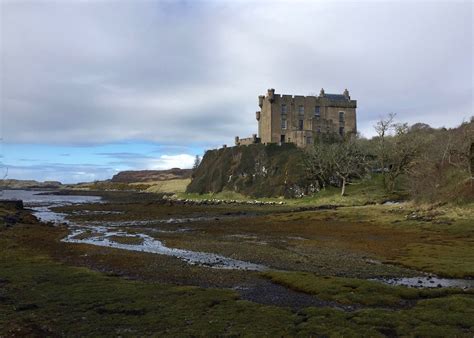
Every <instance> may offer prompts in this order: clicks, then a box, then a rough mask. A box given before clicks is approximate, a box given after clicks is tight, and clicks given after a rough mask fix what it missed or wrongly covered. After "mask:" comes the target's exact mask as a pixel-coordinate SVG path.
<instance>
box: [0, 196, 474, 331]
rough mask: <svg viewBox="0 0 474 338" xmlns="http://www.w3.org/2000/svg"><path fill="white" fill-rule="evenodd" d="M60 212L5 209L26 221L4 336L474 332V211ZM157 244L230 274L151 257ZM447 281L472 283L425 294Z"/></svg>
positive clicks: (138, 202) (142, 206)
mask: <svg viewBox="0 0 474 338" xmlns="http://www.w3.org/2000/svg"><path fill="white" fill-rule="evenodd" d="M108 194H109V195H111V194H113V193H108ZM51 209H52V210H53V211H54V212H56V213H59V214H61V215H65V216H64V217H65V220H66V221H67V222H66V223H64V222H61V223H59V224H52V223H41V222H38V221H37V220H36V219H35V218H34V217H32V216H31V212H30V211H28V210H16V209H15V210H14V209H12V208H11V206H8V205H2V207H1V208H0V212H1V216H2V219H3V220H5V219H9V220H10V219H12V217H13V218H14V219H15V222H10V223H8V225H7V223H6V222H5V221H3V223H2V226H1V227H0V229H1V230H0V247H1V248H4V249H3V250H1V251H0V335H1V336H13V335H122V336H123V335H125V336H127V335H152V334H157V335H158V334H159V335H169V336H176V335H181V336H183V335H184V336H189V335H194V336H196V335H206V336H209V335H257V336H261V335H278V336H281V335H291V336H308V335H356V336H367V335H370V336H419V335H422V336H425V335H448V336H472V335H473V333H474V310H472V309H474V290H473V288H472V278H473V277H474V257H473V255H474V241H473V226H472V223H471V220H472V216H473V213H474V212H473V208H472V205H468V206H465V207H449V206H442V207H437V208H436V209H433V208H423V207H420V206H416V205H413V204H410V203H403V204H396V205H393V204H386V205H365V206H363V205H361V206H357V205H355V206H346V207H344V206H341V207H337V208H327V209H321V210H306V209H305V208H299V207H298V208H296V207H295V206H294V205H278V206H260V205H225V204H224V205H183V204H179V203H173V202H172V201H165V200H162V199H161V198H159V197H157V196H153V195H151V194H150V195H143V196H141V197H140V198H139V199H137V198H135V197H134V196H128V195H127V194H124V193H120V196H119V195H117V196H114V197H111V198H108V197H104V198H103V200H102V201H101V202H100V203H81V204H68V205H61V206H56V207H51ZM63 223H64V224H63ZM67 238H74V239H76V241H67V240H65V239H67ZM104 240H107V242H106V243H108V244H111V245H95V244H97V243H94V241H96V242H100V243H101V244H104ZM150 241H151V242H152V243H160V245H162V246H163V247H165V248H166V250H169V252H186V253H187V252H192V253H200V254H203V255H204V256H203V257H207V256H206V255H212V257H219V261H217V262H216V263H215V264H213V263H212V262H211V263H208V262H207V261H206V260H205V259H204V260H194V261H193V260H189V259H183V258H182V257H180V256H179V255H170V254H163V253H158V252H156V253H155V252H150V251H146V250H143V251H140V250H139V248H140V246H144V244H146V243H147V242H148V243H150ZM114 243H116V244H114ZM130 248H133V249H136V250H129V249H130ZM226 260H228V262H234V263H235V262H244V263H247V264H250V265H249V266H251V267H258V268H251V269H246V268H238V267H236V268H233V267H231V266H226V262H227V261H226ZM417 278H418V279H419V280H421V281H423V283H420V285H419V287H406V286H398V285H396V283H395V284H394V283H393V281H397V280H406V279H409V280H415V281H417ZM436 278H440V280H443V279H445V280H452V279H456V280H458V281H461V284H454V285H456V286H457V287H445V286H444V285H441V284H440V285H438V284H439V283H429V282H428V284H427V286H431V284H435V285H433V287H424V286H425V284H424V281H426V280H430V279H433V280H438V279H436ZM386 281H392V285H390V284H387V283H386ZM462 281H464V282H465V283H464V284H462ZM416 284H418V283H415V286H417V285H416Z"/></svg>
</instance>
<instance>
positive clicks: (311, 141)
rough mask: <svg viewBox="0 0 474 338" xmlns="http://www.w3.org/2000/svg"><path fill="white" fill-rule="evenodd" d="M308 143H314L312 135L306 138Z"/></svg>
mask: <svg viewBox="0 0 474 338" xmlns="http://www.w3.org/2000/svg"><path fill="white" fill-rule="evenodd" d="M306 144H313V138H312V137H311V136H308V137H307V138H306Z"/></svg>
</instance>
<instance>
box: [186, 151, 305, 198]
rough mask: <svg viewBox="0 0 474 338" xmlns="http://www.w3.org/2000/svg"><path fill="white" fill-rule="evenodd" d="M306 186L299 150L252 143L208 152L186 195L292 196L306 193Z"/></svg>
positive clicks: (301, 154)
mask: <svg viewBox="0 0 474 338" xmlns="http://www.w3.org/2000/svg"><path fill="white" fill-rule="evenodd" d="M307 183H308V182H307V181H306V179H305V170H303V152H302V151H301V150H299V149H297V148H296V147H295V146H294V145H292V144H285V145H283V146H277V145H268V146H264V145H262V144H255V145H250V146H245V147H231V148H222V149H216V150H209V151H207V152H206V153H205V155H204V157H203V159H202V162H201V165H200V166H199V168H198V169H197V170H196V172H195V173H194V177H193V180H192V182H191V183H190V184H189V186H188V188H187V192H188V193H199V194H203V193H209V192H212V193H218V192H221V191H234V192H238V193H241V194H243V195H247V196H252V197H277V196H286V197H295V196H299V195H301V193H302V192H305V190H306V186H307V185H308V184H307Z"/></svg>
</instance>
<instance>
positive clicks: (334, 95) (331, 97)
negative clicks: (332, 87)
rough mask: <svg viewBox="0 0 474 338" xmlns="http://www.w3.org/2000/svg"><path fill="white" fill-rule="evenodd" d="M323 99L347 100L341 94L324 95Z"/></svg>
mask: <svg viewBox="0 0 474 338" xmlns="http://www.w3.org/2000/svg"><path fill="white" fill-rule="evenodd" d="M324 97H327V98H328V99H330V100H347V98H346V97H345V96H344V95H342V94H324Z"/></svg>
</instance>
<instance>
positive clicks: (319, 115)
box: [235, 88, 357, 147]
mask: <svg viewBox="0 0 474 338" xmlns="http://www.w3.org/2000/svg"><path fill="white" fill-rule="evenodd" d="M258 105H259V107H260V111H257V112H256V118H257V121H258V135H257V134H254V135H253V136H252V137H249V138H239V137H238V136H237V137H236V138H235V145H237V146H239V145H249V144H253V143H264V144H269V143H279V144H281V143H294V144H296V145H297V146H298V147H305V146H307V145H311V144H313V143H314V141H315V140H316V139H319V138H324V137H333V136H335V135H339V136H340V137H346V136H348V135H351V134H355V133H357V123H356V108H357V101H356V100H351V97H350V96H349V91H348V90H347V89H346V90H344V92H343V93H342V94H326V93H325V92H324V89H321V92H320V93H319V96H300V95H294V96H293V95H280V94H275V89H273V88H272V89H268V91H267V95H260V96H259V97H258Z"/></svg>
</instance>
